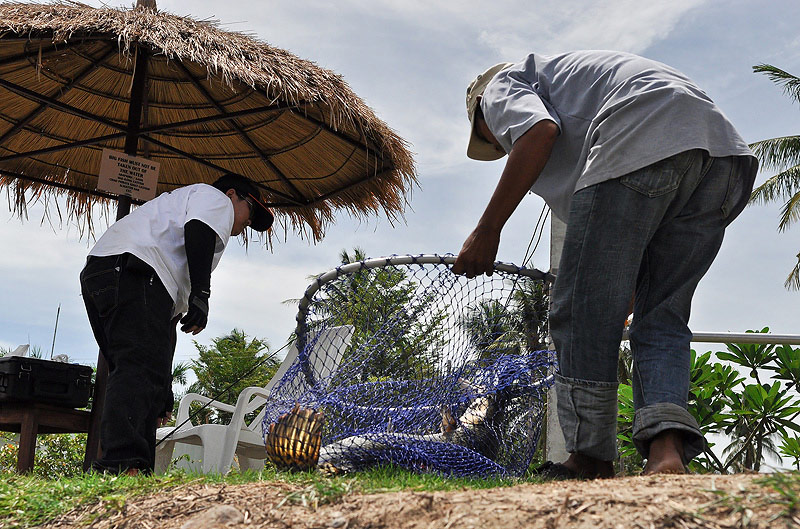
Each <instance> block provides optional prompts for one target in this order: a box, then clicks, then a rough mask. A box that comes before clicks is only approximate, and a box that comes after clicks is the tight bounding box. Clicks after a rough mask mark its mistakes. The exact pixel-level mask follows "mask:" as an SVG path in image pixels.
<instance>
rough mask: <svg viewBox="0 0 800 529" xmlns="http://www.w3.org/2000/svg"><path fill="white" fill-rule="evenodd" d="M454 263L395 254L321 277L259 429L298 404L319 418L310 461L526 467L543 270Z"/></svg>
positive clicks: (504, 470) (537, 385)
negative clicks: (479, 271) (470, 273)
mask: <svg viewBox="0 0 800 529" xmlns="http://www.w3.org/2000/svg"><path fill="white" fill-rule="evenodd" d="M453 261H454V258H453V257H452V256H434V255H428V256H422V255H420V256H393V257H390V258H381V259H373V260H367V261H361V262H358V263H351V264H347V265H343V266H341V267H339V268H337V269H335V270H332V271H330V272H328V273H326V274H323V275H321V276H320V277H319V278H317V280H316V281H315V282H314V283H312V285H311V286H310V287H309V288H308V290H307V291H306V294H305V297H304V298H303V299H302V300H301V302H300V310H299V313H298V326H297V330H296V335H297V336H296V345H297V351H298V352H297V357H296V359H295V360H294V362H293V363H292V365H291V367H290V368H289V369H288V370H287V371H286V372H285V374H284V375H283V377H282V378H281V379H280V380H279V381H278V382H277V383H276V384H275V386H273V390H272V392H271V398H270V399H268V404H267V407H266V410H265V416H264V428H265V431H267V430H268V427H269V425H270V424H272V423H274V422H276V421H277V420H278V418H279V417H280V416H281V415H282V414H284V413H286V412H288V411H289V410H291V409H292V408H293V407H295V405H297V404H299V405H300V406H301V407H303V408H311V409H314V410H316V411H318V412H322V413H323V414H324V416H325V424H324V428H323V433H322V445H323V446H322V449H321V450H320V457H319V463H318V466H319V467H320V468H322V469H326V470H328V471H332V472H346V471H351V470H357V469H361V468H365V467H367V466H371V465H376V464H386V463H390V464H393V465H397V466H400V467H403V468H407V469H412V470H419V471H426V472H435V473H439V474H443V475H452V476H477V475H481V476H489V475H521V474H523V473H524V472H525V471H526V469H527V468H528V466H529V465H530V463H531V460H532V458H533V455H534V452H535V450H536V447H537V444H538V442H539V437H540V433H541V426H542V422H543V417H544V411H545V404H544V403H545V394H546V391H547V389H548V387H549V386H550V384H551V383H552V372H553V369H554V359H553V358H554V357H553V353H552V351H547V350H544V349H545V347H544V345H543V341H544V338H545V336H546V332H547V331H546V328H545V325H546V303H547V302H546V296H545V292H546V290H545V289H546V279H548V276H547V275H546V274H544V273H542V272H539V271H538V270H531V269H522V268H518V267H516V266H513V265H505V264H497V265H496V271H495V273H494V274H493V275H492V276H480V277H477V278H472V279H468V278H466V277H464V276H457V275H455V274H453V273H452V272H451V270H450V267H451V265H452V263H453Z"/></svg>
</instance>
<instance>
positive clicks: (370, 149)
mask: <svg viewBox="0 0 800 529" xmlns="http://www.w3.org/2000/svg"><path fill="white" fill-rule="evenodd" d="M103 36H108V37H110V39H109V40H111V41H112V42H116V45H117V47H118V49H119V54H120V56H121V57H122V58H123V59H125V60H127V61H130V63H131V64H132V63H133V62H134V60H135V56H136V53H138V52H137V50H138V49H140V47H141V48H144V49H147V50H148V52H149V53H151V54H154V55H155V56H158V57H161V58H164V59H167V60H168V61H179V62H181V63H192V64H195V65H199V66H201V67H204V68H205V70H206V73H205V75H207V77H208V78H209V79H219V80H220V81H221V82H222V83H224V84H225V85H227V86H229V87H231V88H232V89H233V90H234V91H237V89H239V88H243V85H244V86H247V87H250V88H252V89H253V90H256V91H257V92H259V93H261V94H263V95H264V96H265V97H266V101H267V102H268V103H271V104H275V103H280V104H282V105H286V106H287V107H290V106H291V105H296V106H295V107H293V108H292V109H291V110H289V112H295V113H298V114H305V115H306V116H309V119H308V121H309V122H310V123H312V124H314V123H316V125H317V126H319V127H325V128H328V129H329V132H330V133H332V134H333V135H334V136H338V137H339V138H340V139H341V140H342V141H344V142H354V145H355V144H358V145H361V148H362V149H366V150H365V151H362V152H363V154H362V155H361V156H360V158H359V159H363V162H361V163H363V164H364V174H365V175H371V177H370V178H365V179H364V180H362V181H360V183H359V182H356V183H355V184H354V183H353V180H352V178H353V176H352V174H350V176H347V175H346V174H345V172H342V175H341V176H339V174H338V173H337V175H336V176H335V177H334V179H336V180H339V179H341V180H342V182H343V183H345V184H346V185H347V186H348V187H347V189H345V190H344V191H342V192H341V193H336V194H335V195H333V196H331V197H330V199H326V200H324V202H323V201H317V199H316V198H315V195H314V194H313V193H311V194H306V195H305V196H307V197H309V199H310V200H313V201H314V202H312V203H309V204H308V205H307V207H297V208H293V207H290V206H287V207H283V206H281V207H280V209H279V211H278V212H277V213H279V215H283V216H284V219H283V220H286V221H287V222H288V224H291V225H292V226H293V228H295V229H297V230H299V231H300V232H301V233H302V232H305V230H306V229H308V230H310V232H311V235H312V236H313V238H314V239H317V240H318V239H320V238H321V237H322V234H323V229H324V226H325V225H327V224H328V223H329V222H331V221H332V220H333V217H334V213H335V210H338V209H345V210H347V211H349V212H350V213H352V214H353V215H355V216H356V217H362V216H365V215H370V214H373V213H377V212H378V211H380V210H383V211H384V212H385V213H386V214H387V216H388V217H389V218H390V220H393V219H396V218H398V217H399V216H401V215H402V211H403V209H404V206H405V200H406V199H405V194H406V193H407V192H408V191H409V190H410V189H411V187H412V186H413V185H414V184H415V183H416V170H415V168H414V162H413V158H412V156H411V153H410V152H409V150H408V144H407V143H406V142H405V141H404V140H403V139H402V138H400V137H399V136H398V135H397V134H396V133H395V132H394V131H393V130H392V129H390V128H389V127H388V126H387V125H386V124H385V123H384V122H383V121H381V120H380V119H379V118H378V117H377V116H376V115H375V113H374V112H373V111H372V109H371V108H369V107H368V106H367V105H366V104H365V103H364V102H363V101H362V100H361V99H360V98H359V97H358V96H357V95H356V94H355V93H354V92H353V91H352V90H351V89H350V87H349V86H348V85H347V83H346V82H345V81H344V79H343V78H342V77H341V76H340V75H338V74H337V73H335V72H332V71H330V70H327V69H324V68H321V67H319V66H318V65H316V64H315V63H313V62H312V61H309V60H305V59H301V58H298V57H296V56H295V55H293V54H291V53H290V52H288V51H285V50H282V49H280V48H276V47H273V46H271V45H269V44H267V43H265V42H262V41H260V40H258V39H256V38H254V37H253V36H252V35H248V34H245V33H240V32H232V31H227V30H222V29H220V28H219V24H218V22H216V21H213V20H202V21H198V20H193V19H191V18H188V17H180V16H176V15H172V14H169V13H165V12H161V11H155V10H153V9H150V8H147V7H136V8H132V9H116V8H92V7H90V6H86V5H84V4H80V3H77V2H57V3H51V4H31V3H21V2H7V3H2V4H0V39H9V38H11V39H14V38H19V37H24V38H28V39H30V40H31V41H34V42H35V41H36V40H44V41H45V42H48V41H52V42H53V43H56V44H57V45H58V44H60V45H61V46H65V47H66V46H71V45H75V43H76V42H81V41H82V40H83V41H89V40H92V39H97V38H101V37H103ZM68 41H69V42H68ZM112 45H113V44H112ZM34 46H35V44H34ZM27 60H30V61H31V62H33V61H37V65H38V64H41V62H42V58H41V53H40V57H39V58H38V59H36V58H35V57H29V58H28V59H27ZM161 60H163V59H161ZM200 71H201V70H196V71H195V73H192V74H191V75H189V76H188V77H189V78H191V77H193V76H195V75H203V74H201V73H200ZM18 82H19V81H18ZM195 84H196V85H197V83H195ZM65 85H66V83H65ZM199 88H202V87H199ZM199 88H198V87H197V86H196V89H199ZM200 92H202V90H200ZM87 93H88V92H87ZM104 104H105V105H107V106H108V108H107V109H106V108H104V109H103V110H104V111H106V112H107V113H108V115H112V114H113V108H112V105H114V104H116V103H114V100H113V99H108V100H107V102H106V103H104ZM157 110H158V109H157ZM158 111H159V112H162V110H158ZM226 111H228V112H236V111H247V107H232V108H229V109H226ZM163 112H171V110H170V109H167V110H163ZM309 113H313V114H316V115H315V116H310V115H309ZM98 114H99V111H98ZM169 117H171V116H168V115H167V114H164V115H163V116H162V117H161V123H164V122H165V121H164V120H165V119H168V118H169ZM177 119H181V118H177ZM183 119H185V118H183ZM276 119H277V117H276ZM166 122H168V121H166ZM250 122H252V120H251V121H250ZM20 123H21V122H20ZM65 123H67V121H65ZM277 125H279V126H281V127H284V129H285V125H283V124H281V123H277ZM23 126H26V125H25V124H24V123H23V124H17V128H18V129H19V128H21V127H23ZM64 126H65V127H66V126H67V125H66V124H65V125H64ZM111 128H112V129H113V127H111ZM230 128H231V129H232V130H233V131H238V133H239V136H240V137H242V138H243V139H242V141H243V142H244V143H252V141H251V140H250V139H248V135H249V134H256V133H255V132H247V133H245V132H243V130H244V129H242V128H241V127H239V126H238V125H236V124H235V123H233V124H232V125H231V126H230ZM42 130H43V131H44V129H42ZM292 133H293V134H299V135H300V136H299V137H298V139H297V140H296V141H293V142H292V141H290V140H286V142H287V143H286V144H285V145H284V146H286V145H289V144H291V145H292V146H293V147H294V146H295V145H297V146H302V144H303V141H309V140H310V139H312V138H315V134H316V132H314V131H306V130H301V129H297V131H294V132H292ZM258 134H260V133H258ZM175 137H176V138H180V137H179V136H175ZM56 141H57V140H56ZM174 141H175V143H176V144H178V143H179V142H182V141H184V140H180V139H176V140H174ZM186 141H189V140H186ZM192 141H195V143H196V142H197V140H192ZM316 141H322V140H316ZM325 141H328V140H325ZM262 144H263V140H262ZM44 145H45V146H46V147H50V146H51V145H53V143H52V142H51V143H44ZM209 145H210V147H209V149H208V152H209V153H212V154H213V152H214V150H215V148H216V147H215V145H216V144H213V145H212V144H209ZM164 148H166V147H164ZM14 152H15V151H14V150H13V149H8V150H7V151H6V152H3V153H0V154H6V155H8V154H10V155H13V153H14ZM16 152H20V151H16ZM261 152H262V154H263V153H266V154H267V155H269V156H272V155H275V154H276V153H277V152H278V151H276V152H275V153H270V152H268V151H261ZM160 155H161V156H165V154H164V152H162V153H161V154H160ZM81 156H86V154H81ZM287 156H288V155H284V165H285V164H287V163H289V161H287V160H289V158H287ZM61 159H62V158H57V157H55V156H54V157H51V158H48V159H47V160H45V159H44V158H42V159H40V160H39V159H37V160H30V161H29V162H28V161H23V162H21V163H20V167H19V169H17V172H18V173H20V174H30V175H33V174H38V173H36V170H37V168H38V169H40V168H41V165H42V163H53V164H54V166H53V174H54V175H56V174H58V175H61V177H64V176H66V175H64V174H63V173H61V172H60V171H61V170H63V167H66V166H65V165H61V162H59V161H58V160H61ZM210 159H211V160H213V159H214V158H213V156H212V157H211V158H210ZM48 160H53V161H52V162H51V161H48ZM162 160H165V161H169V157H164V158H162ZM236 163H238V162H236V161H235V159H231V161H230V164H231V165H230V167H231V169H230V170H236V166H235V164H236ZM291 163H293V164H294V163H295V161H291ZM331 163H333V162H331ZM36 164H39V165H36ZM87 164H88V165H84V166H82V167H83V169H81V170H77V171H74V172H73V176H72V177H73V178H75V177H76V176H75V175H86V174H89V173H88V172H87V171H89V170H88V169H86V168H85V167H88V166H89V165H91V164H90V163H89V161H88V160H87ZM296 165H297V167H298V168H299V169H298V170H302V162H301V161H300V160H297V161H296ZM57 166H60V167H61V169H59V167H57ZM248 167H249V168H250V169H252V166H248ZM242 169H243V170H244V169H245V167H244V166H242ZM206 171H207V169H206ZM212 171H213V170H212ZM48 172H49V170H48ZM273 172H278V171H277V170H273ZM301 174H302V173H301ZM295 176H296V175H295ZM47 178H49V176H48V177H47ZM206 178H207V179H208V178H209V177H206ZM10 182H11V179H9V178H4V177H3V176H2V175H0V187H3V186H9V185H10ZM73 183H74V182H73ZM185 183H186V182H182V184H185ZM304 183H307V182H304ZM42 185H43V184H41V183H40V182H37V181H31V180H21V181H20V180H17V181H16V182H15V184H14V187H13V189H14V191H11V190H10V188H9V190H10V193H11V194H12V195H15V196H19V193H20V190H25V189H27V190H29V191H30V192H33V193H40V192H42V193H47V192H46V191H42V190H41V189H40V187H41V186H42ZM308 185H309V187H313V186H312V184H308ZM289 187H291V186H289ZM62 192H63V191H62V190H58V191H55V193H57V194H61V193H62ZM329 192H330V189H328V190H327V191H324V192H321V193H320V195H324V194H325V193H329ZM77 196H78V195H77V194H76V195H75V197H72V195H71V194H70V197H71V199H70V206H68V209H69V210H70V214H75V215H77V216H78V217H82V216H83V214H85V213H86V212H87V209H86V207H87V205H86V203H85V202H83V201H82V200H80V199H78V198H76V197H77ZM15 200H19V199H18V198H17V199H15ZM97 200H101V201H102V200H104V199H102V198H97V197H93V198H91V200H90V202H94V201H97ZM76 201H77V202H76ZM14 209H16V210H17V212H19V213H21V210H20V209H19V208H14Z"/></svg>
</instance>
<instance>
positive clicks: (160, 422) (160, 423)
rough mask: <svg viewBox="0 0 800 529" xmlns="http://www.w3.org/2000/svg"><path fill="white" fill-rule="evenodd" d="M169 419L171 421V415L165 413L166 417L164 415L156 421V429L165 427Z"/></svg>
mask: <svg viewBox="0 0 800 529" xmlns="http://www.w3.org/2000/svg"><path fill="white" fill-rule="evenodd" d="M171 419H172V414H171V413H167V414H166V415H164V416H163V417H159V418H158V419H157V420H156V427H157V428H161V427H162V426H166V425H167V423H168V422H169V421H170V420H171Z"/></svg>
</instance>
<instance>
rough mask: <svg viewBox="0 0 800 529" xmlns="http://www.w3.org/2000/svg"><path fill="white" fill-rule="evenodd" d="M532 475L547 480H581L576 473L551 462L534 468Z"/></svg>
mask: <svg viewBox="0 0 800 529" xmlns="http://www.w3.org/2000/svg"><path fill="white" fill-rule="evenodd" d="M533 475H534V476H537V477H540V478H542V479H547V480H565V479H581V477H580V476H579V475H578V473H577V472H575V471H573V470H571V469H569V468H567V467H566V466H564V465H562V464H561V463H553V462H552V461H547V462H546V463H543V464H541V465H539V466H538V467H536V469H535V470H534V471H533Z"/></svg>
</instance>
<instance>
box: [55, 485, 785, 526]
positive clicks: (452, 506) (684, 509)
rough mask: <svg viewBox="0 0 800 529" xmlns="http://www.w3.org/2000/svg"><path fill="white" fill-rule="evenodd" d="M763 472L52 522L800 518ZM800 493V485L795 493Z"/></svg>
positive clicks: (145, 504) (217, 504)
mask: <svg viewBox="0 0 800 529" xmlns="http://www.w3.org/2000/svg"><path fill="white" fill-rule="evenodd" d="M759 478H760V476H758V475H752V474H750V475H743V474H740V475H732V476H710V475H702V476H699V475H688V476H657V477H650V476H648V477H626V478H616V479H613V480H595V481H562V482H552V483H544V484H522V485H517V486H514V487H508V488H495V489H490V490H460V491H453V492H433V493H430V492H387V493H380V494H358V493H349V494H346V495H344V496H342V497H340V498H339V499H338V500H336V501H335V502H334V503H330V504H325V505H318V504H317V503H318V502H319V498H317V497H316V496H315V492H314V489H312V488H308V489H303V488H301V487H298V486H296V485H289V484H286V483H277V482H276V483H273V482H259V483H250V484H246V485H236V486H232V485H228V486H224V485H218V486H209V485H188V486H185V487H183V488H179V489H173V490H171V491H169V492H166V493H160V494H157V495H151V496H142V497H135V498H131V499H130V500H129V501H128V502H127V503H126V504H125V505H124V507H123V508H122V509H121V510H117V509H116V508H113V507H112V505H110V504H108V503H100V504H97V505H94V506H92V507H89V508H85V509H82V510H81V511H80V512H78V511H74V512H71V513H68V514H67V515H65V516H63V517H62V518H60V519H58V520H56V521H54V522H53V523H52V524H50V525H48V526H47V527H52V528H55V527H59V528H63V527H87V526H88V527H94V528H103V529H105V528H126V529H133V528H135V529H139V528H142V529H155V528H159V529H173V528H174V529H200V528H204V529H215V528H224V527H231V528H262V527H263V528H267V527H268V528H273V527H274V528H298V529H299V528H303V529H306V528H319V529H325V528H333V529H367V528H370V529H380V528H404V529H406V528H407V529H412V528H413V529H423V528H425V529H427V528H442V529H450V528H480V529H494V528H506V527H509V528H513V527H533V528H545V529H555V528H557V527H569V528H579V529H582V528H587V529H589V528H591V529H599V528H644V529H649V528H657V527H675V528H683V529H694V528H711V529H719V528H734V527H735V528H745V527H748V528H767V527H769V528H770V529H778V528H783V527H794V528H797V527H800V513H798V512H797V510H792V508H791V507H789V506H788V505H787V502H786V496H785V495H779V494H778V493H777V492H776V491H775V490H773V489H771V488H768V487H765V486H763V485H761V484H759V483H757V482H755V481H754V480H758V479H759ZM797 494H798V491H794V495H795V498H797ZM117 501H118V500H117ZM116 505H118V503H117V504H116ZM794 508H795V509H796V508H797V506H795V507H794ZM92 520H93V521H92Z"/></svg>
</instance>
